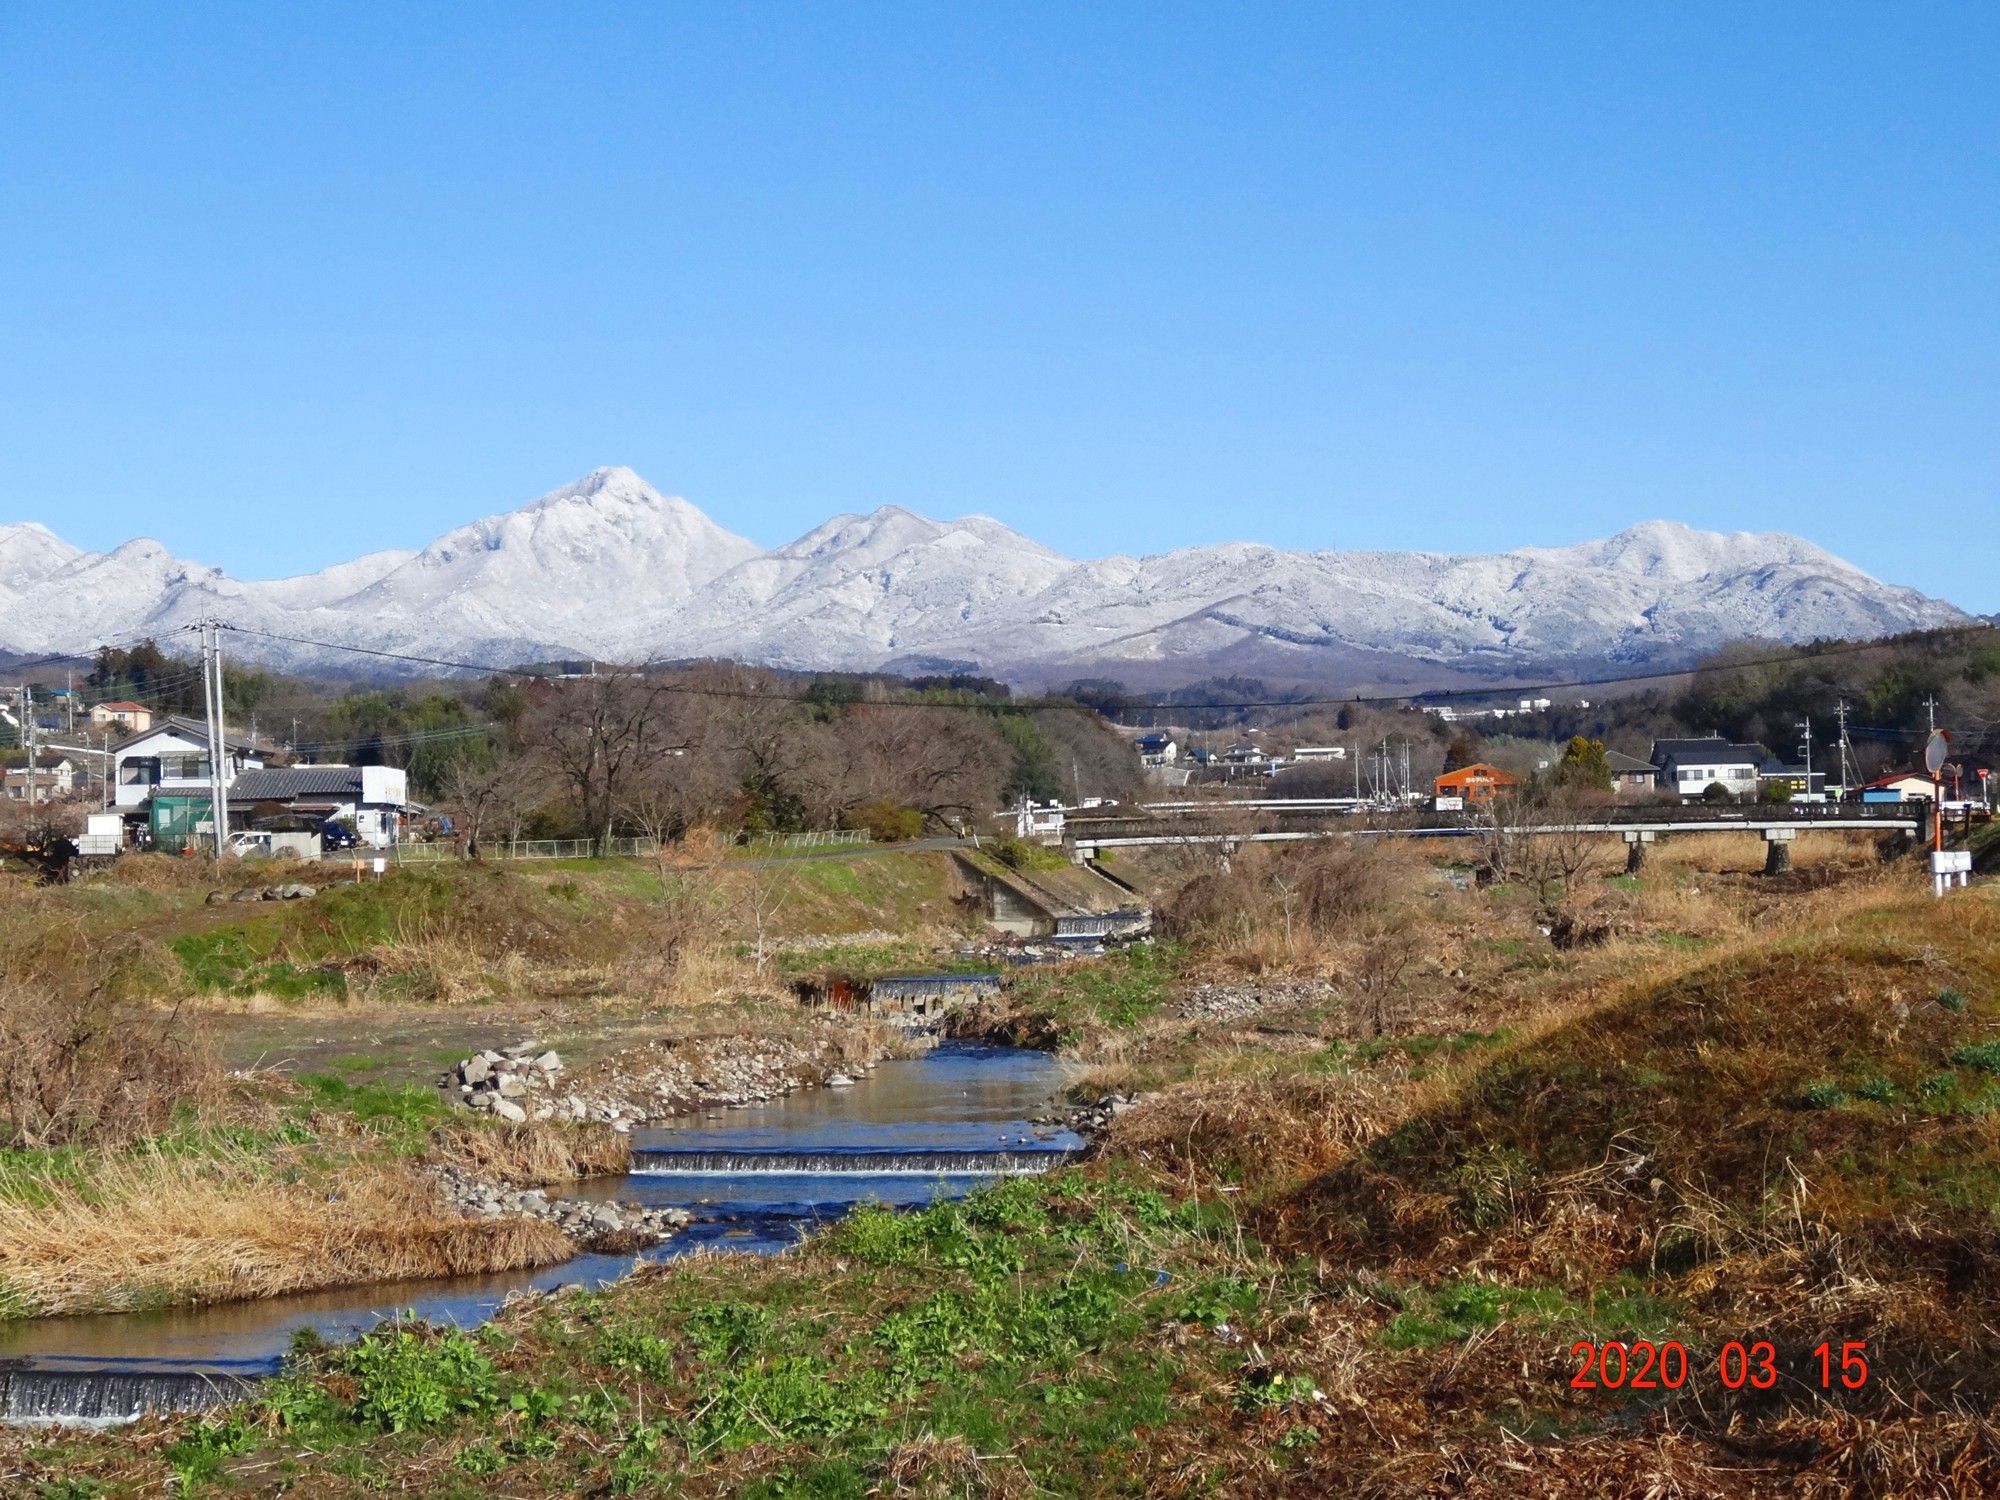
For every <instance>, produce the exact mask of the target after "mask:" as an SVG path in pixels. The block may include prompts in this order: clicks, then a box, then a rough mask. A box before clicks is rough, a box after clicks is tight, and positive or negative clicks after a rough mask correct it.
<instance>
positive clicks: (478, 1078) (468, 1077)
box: [458, 1057, 493, 1084]
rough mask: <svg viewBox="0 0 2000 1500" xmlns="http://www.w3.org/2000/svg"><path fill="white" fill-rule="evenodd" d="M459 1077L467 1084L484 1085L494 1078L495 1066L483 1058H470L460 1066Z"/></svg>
mask: <svg viewBox="0 0 2000 1500" xmlns="http://www.w3.org/2000/svg"><path fill="white" fill-rule="evenodd" d="M458 1076H459V1077H461V1078H463V1079H464V1080H465V1081H466V1082H467V1083H474V1084H478V1083H484V1082H486V1080H487V1079H488V1078H490V1077H492V1076H493V1065H492V1064H491V1063H489V1062H487V1060H486V1059H485V1058H483V1057H469V1058H467V1059H466V1060H465V1061H464V1062H463V1063H462V1064H460V1065H459V1070H458Z"/></svg>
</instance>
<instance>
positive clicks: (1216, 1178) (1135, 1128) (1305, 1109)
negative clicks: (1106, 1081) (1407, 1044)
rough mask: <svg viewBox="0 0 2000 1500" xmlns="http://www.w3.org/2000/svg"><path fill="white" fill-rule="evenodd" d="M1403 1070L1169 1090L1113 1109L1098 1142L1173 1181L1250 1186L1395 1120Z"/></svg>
mask: <svg viewBox="0 0 2000 1500" xmlns="http://www.w3.org/2000/svg"><path fill="white" fill-rule="evenodd" d="M1420 1090H1421V1086H1420V1085H1414V1084H1412V1083H1411V1081H1410V1077H1409V1070H1408V1069H1407V1068H1405V1067H1400V1066H1395V1065H1391V1066H1386V1067H1383V1068H1380V1069H1375V1070H1370V1071H1366V1072H1354V1073H1336V1074H1298V1073H1272V1072H1270V1071H1269V1070H1259V1071H1258V1072H1256V1073H1253V1074H1250V1075H1247V1076H1239V1077H1235V1078H1231V1079H1228V1080H1227V1081H1225V1082H1221V1083H1211V1084H1205V1085H1202V1086H1199V1087H1192V1088H1184V1089H1172V1090H1168V1091H1166V1092H1164V1093H1162V1094H1160V1095H1159V1096H1158V1097H1156V1098H1154V1099H1151V1100H1148V1101H1147V1102H1146V1103H1144V1104H1142V1105H1141V1106H1139V1107H1138V1108H1137V1109H1135V1110H1133V1111H1131V1112H1130V1113H1129V1114H1126V1115H1122V1116H1120V1117H1119V1118H1118V1119H1117V1120H1116V1121H1114V1122H1113V1124H1112V1127H1111V1130H1110V1131H1109V1132H1108V1134H1107V1136H1106V1139H1105V1145H1106V1147H1107V1149H1109V1150H1111V1151H1113V1152H1115V1153H1117V1154H1118V1155H1120V1156H1123V1157H1129V1158H1132V1159H1134V1160H1138V1161H1143V1162H1146V1163H1148V1164H1150V1165H1152V1166H1155V1167H1158V1168H1159V1169H1160V1170H1162V1171H1165V1172H1167V1173H1168V1174H1170V1175H1171V1176H1174V1177H1176V1178H1178V1179H1182V1180H1189V1181H1193V1182H1196V1183H1197V1184H1201V1185H1208V1184H1213V1183H1216V1182H1227V1183H1233V1184H1237V1185H1240V1186H1242V1187H1245V1188H1248V1189H1250V1190H1252V1191H1256V1190H1258V1189H1261V1188H1265V1187H1269V1186H1273V1185H1276V1184H1279V1183H1283V1182H1287V1181H1293V1180H1297V1179H1300V1178H1304V1177H1309V1176H1312V1175H1315V1174H1317V1173H1320V1172H1324V1171H1328V1170H1330V1169H1331V1168H1333V1167H1334V1166H1336V1165H1338V1164H1339V1163H1340V1162H1342V1161H1345V1160H1346V1159H1347V1158H1348V1157H1349V1156H1350V1155H1351V1154H1352V1153H1353V1152H1354V1151H1355V1150H1356V1149H1357V1148H1359V1147H1361V1146H1365V1145H1366V1144H1367V1143H1368V1142H1370V1141H1372V1140H1374V1139H1375V1138H1376V1137H1377V1136H1379V1135H1380V1134H1381V1133H1382V1132H1383V1131H1385V1130H1387V1129H1389V1128H1390V1127H1392V1126H1393V1125H1394V1124H1395V1123H1396V1122H1397V1121H1398V1120H1401V1119H1402V1118H1404V1117H1405V1116H1406V1115H1407V1114H1408V1113H1409V1112H1410V1110H1411V1108H1412V1099H1413V1097H1414V1096H1415V1095H1416V1094H1417V1093H1419V1092H1420Z"/></svg>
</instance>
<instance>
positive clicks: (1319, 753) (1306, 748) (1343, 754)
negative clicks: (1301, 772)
mask: <svg viewBox="0 0 2000 1500" xmlns="http://www.w3.org/2000/svg"><path fill="white" fill-rule="evenodd" d="M1346 759H1347V746H1345V745H1300V746H1299V747H1298V748H1297V749H1295V750H1293V751H1292V760H1293V762H1294V763H1295V764H1297V765H1302V766H1303V765H1310V764H1311V763H1312V762H1314V761H1324V760H1346Z"/></svg>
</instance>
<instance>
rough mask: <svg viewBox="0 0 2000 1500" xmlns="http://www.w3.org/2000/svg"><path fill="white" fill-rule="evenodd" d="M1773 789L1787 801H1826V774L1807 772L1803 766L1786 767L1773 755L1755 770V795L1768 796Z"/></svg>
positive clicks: (1822, 772)
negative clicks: (1782, 794)
mask: <svg viewBox="0 0 2000 1500" xmlns="http://www.w3.org/2000/svg"><path fill="white" fill-rule="evenodd" d="M1773 788H1777V789H1779V790H1781V791H1782V792H1783V793H1784V794H1785V796H1786V798H1787V799H1794V798H1796V799H1798V800H1801V801H1806V802H1823V801H1825V800H1826V772H1824V771H1811V772H1808V771H1807V770H1806V768H1805V767H1804V766H1788V765H1786V764H1785V763H1784V762H1783V761H1781V760H1779V759H1778V758H1777V757H1776V756H1775V755H1774V756H1772V757H1771V758H1770V759H1769V760H1767V761H1765V762H1764V764H1763V765H1761V766H1759V767H1758V768H1757V795H1758V796H1760V797H1763V796H1767V795H1770V794H1771V792H1772V789H1773Z"/></svg>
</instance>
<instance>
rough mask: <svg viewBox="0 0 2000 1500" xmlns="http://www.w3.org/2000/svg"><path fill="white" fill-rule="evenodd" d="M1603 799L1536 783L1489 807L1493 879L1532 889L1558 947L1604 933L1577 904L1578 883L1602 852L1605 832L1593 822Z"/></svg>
mask: <svg viewBox="0 0 2000 1500" xmlns="http://www.w3.org/2000/svg"><path fill="white" fill-rule="evenodd" d="M1601 802H1602V798H1593V797H1592V796H1591V795H1590V794H1588V793H1585V792H1580V791H1577V790H1576V789H1574V788H1567V787H1552V788H1547V789H1543V788H1535V789H1532V790H1530V791H1529V792H1526V793H1523V794H1522V795H1519V796H1500V797H1495V798H1494V799H1493V801H1492V802H1491V803H1490V804H1488V806H1487V809H1486V819H1487V828H1488V844H1487V861H1488V865H1489V867H1490V868H1491V870H1492V872H1493V874H1494V876H1495V878H1497V879H1501V880H1510V881H1518V882H1519V883H1521V884H1522V885H1525V886H1526V887H1527V888H1528V889H1529V890H1530V891H1531V892H1533V893H1534V897H1535V909H1536V914H1537V917H1538V919H1539V921H1540V924H1541V925H1542V927H1544V928H1545V929H1547V931H1548V934H1549V937H1550V940H1551V941H1553V942H1554V943H1555V944H1556V946H1557V947H1562V948H1567V947H1573V946H1575V945H1576V944H1578V943H1583V942H1592V941H1596V940H1598V939H1600V938H1601V937H1602V936H1603V932H1602V930H1601V929H1600V928H1598V927H1596V926H1594V925H1593V924H1591V923H1589V922H1588V921H1586V920H1585V919H1584V918H1583V916H1582V914H1581V912H1580V911H1579V910H1578V907H1577V904H1576V895H1577V886H1578V882H1579V881H1580V880H1581V879H1582V877H1583V876H1584V875H1586V874H1588V873H1589V872H1590V871H1591V870H1592V869H1593V868H1594V867H1595V866H1596V865H1597V863H1598V860H1599V858H1600V856H1601V853H1602V848H1603V836H1602V835H1601V834H1599V833H1598V832H1596V831H1595V830H1594V829H1593V828H1592V827H1591V826H1590V825H1591V824H1593V823H1594V822H1596V821H1597V819H1598V818H1599V817H1600V816H1601V806H1600V804H1601Z"/></svg>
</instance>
